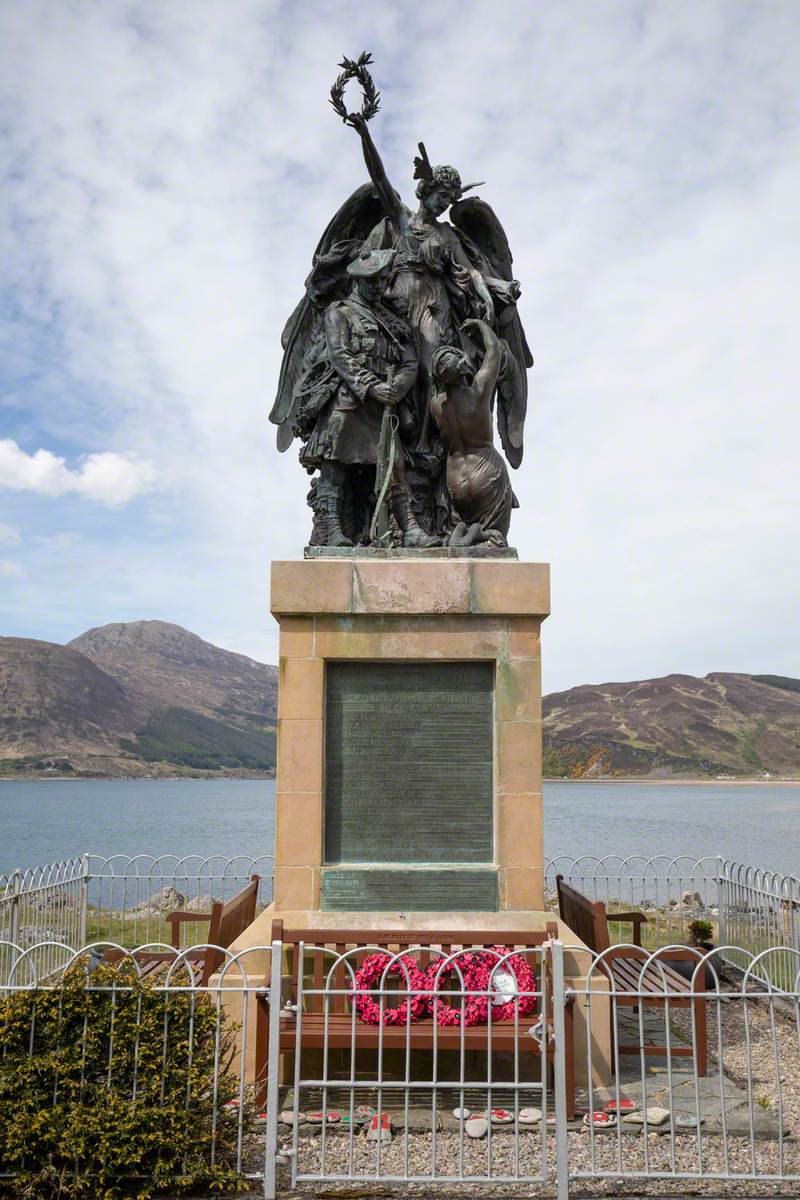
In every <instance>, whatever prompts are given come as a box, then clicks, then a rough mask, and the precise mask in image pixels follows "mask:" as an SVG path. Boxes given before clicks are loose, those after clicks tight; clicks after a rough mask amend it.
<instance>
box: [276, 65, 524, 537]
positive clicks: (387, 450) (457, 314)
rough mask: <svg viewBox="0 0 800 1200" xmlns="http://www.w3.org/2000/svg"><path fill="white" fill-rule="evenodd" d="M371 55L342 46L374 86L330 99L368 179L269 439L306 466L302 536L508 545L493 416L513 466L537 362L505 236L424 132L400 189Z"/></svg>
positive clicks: (323, 275) (322, 252) (308, 323)
mask: <svg viewBox="0 0 800 1200" xmlns="http://www.w3.org/2000/svg"><path fill="white" fill-rule="evenodd" d="M369 61H370V60H369V56H368V55H362V56H361V59H359V60H358V61H357V62H350V61H349V60H347V59H345V61H344V63H343V64H342V65H343V67H345V70H346V72H347V74H346V75H343V76H340V80H339V81H337V82H338V83H340V82H341V81H342V80H343V79H345V78H347V77H355V78H357V79H359V80H360V81H361V83H362V86H365V95H369V93H370V90H371V93H372V97H373V98H372V100H371V103H370V105H367V102H366V100H365V108H364V110H363V112H362V114H350V113H347V112H346V110H345V109H344V106H343V103H342V102H341V88H340V94H339V96H338V97H337V95H336V87H334V89H333V90H332V97H333V99H332V102H333V103H334V107H335V108H336V111H337V112H338V113H339V114H340V115H342V117H343V119H344V120H345V122H346V123H347V124H348V125H350V126H351V127H353V128H354V129H355V130H356V131H357V132H358V134H359V135H360V138H361V143H362V147H363V151H364V159H365V162H366V165H367V169H368V171H369V174H370V182H369V183H367V184H364V185H363V186H362V187H360V188H358V189H357V190H356V191H355V192H354V193H353V195H352V196H351V197H350V198H349V200H347V201H346V202H345V204H343V205H342V207H341V208H340V209H339V211H338V212H337V214H336V216H335V217H334V218H333V220H332V221H331V222H330V224H329V225H328V227H327V229H326V230H325V232H324V234H323V235H322V238H321V240H320V243H319V245H318V247H317V250H316V253H315V255H314V259H313V265H312V269H311V274H310V275H309V277H308V279H307V280H306V290H305V295H304V296H303V298H302V300H301V301H300V303H299V304H298V306H297V308H296V309H295V311H294V312H293V313H292V315H291V317H290V318H289V321H288V322H287V325H286V328H285V330H284V333H283V339H282V342H283V348H284V359H283V366H282V369H281V375H280V381H279V385H278V395H277V398H276V400H275V404H274V406H273V409H272V412H271V414H270V420H272V421H273V422H274V423H275V424H276V425H278V427H279V429H278V448H279V449H280V450H286V449H288V447H289V446H290V445H291V444H292V442H293V441H294V439H295V438H297V439H299V441H300V443H301V448H300V461H301V463H302V464H303V466H304V467H305V468H306V470H307V471H308V472H309V473H310V474H311V475H312V476H313V480H312V484H311V490H310V492H309V504H310V506H311V509H312V511H313V514H314V523H313V531H312V535H311V539H310V544H311V545H316V546H333V547H337V546H338V547H348V546H356V545H361V546H367V545H373V546H386V547H389V546H406V547H425V546H440V545H443V544H445V545H452V546H458V545H474V544H479V543H481V542H488V543H490V544H494V545H497V546H505V545H507V535H508V528H509V521H510V517H511V509H512V507H516V503H517V502H516V499H515V497H514V493H513V490H512V487H511V481H510V479H509V475H508V470H507V467H506V463H505V461H504V459H503V457H502V456H501V455H500V454H499V453H498V451H497V450H496V449H495V446H494V437H493V427H494V419H495V414H496V417H497V425H498V431H499V434H500V440H501V443H502V446H503V450H504V452H505V457H506V459H507V460H508V462H509V463H510V464H511V465H512V466H513V467H518V466H519V464H520V462H521V461H522V440H523V424H524V419H525V409H526V399H527V381H526V374H525V372H526V368H528V367H529V366H531V365H532V358H531V354H530V350H529V349H528V345H527V342H526V340H525V334H524V331H523V329H522V325H521V323H520V319H519V314H518V312H517V307H516V301H517V298H518V296H519V291H520V286H519V283H518V282H517V281H516V280H515V279H513V278H512V274H511V253H510V250H509V247H508V242H507V240H506V237H505V234H504V232H503V229H502V227H501V225H500V223H499V221H498V220H497V218H496V216H495V215H494V212H493V211H492V209H491V208H490V207H489V205H488V204H486V203H485V202H483V201H481V200H479V199H477V198H472V199H467V200H464V199H462V197H463V196H464V194H465V192H467V191H469V190H470V189H471V188H473V187H476V186H478V185H476V184H469V185H467V186H462V184H461V178H460V176H459V173H458V171H456V169H455V168H454V167H451V166H437V167H432V166H431V164H430V162H429V160H428V156H427V154H426V152H425V147H424V146H423V145H422V144H421V143H420V147H419V149H420V156H419V157H418V158H416V159H415V178H416V179H417V181H418V182H417V188H416V194H417V199H418V201H419V206H418V208H417V210H416V211H415V212H412V211H411V210H410V209H408V208H407V207H406V206H405V205H404V204H403V203H402V201H401V200H400V198H399V196H398V195H397V193H396V192H395V190H394V188H393V187H392V186H391V184H390V182H389V180H388V178H387V176H386V172H385V169H384V166H383V163H382V161H381V158H380V155H379V154H378V151H377V149H376V147H375V145H374V143H373V141H372V138H371V137H370V134H369V130H368V128H367V119H368V117H369V116H371V115H373V114H374V112H375V111H377V99H375V97H376V96H377V94H376V93H375V92H374V85H372V82H371V79H370V77H369V74H368V72H367V70H366V64H367V63H368V62H369ZM365 114H366V115H365ZM448 209H449V210H450V222H448V221H444V220H442V217H443V214H444V213H445V212H446V211H447V210H448Z"/></svg>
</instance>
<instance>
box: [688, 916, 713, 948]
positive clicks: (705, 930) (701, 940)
mask: <svg viewBox="0 0 800 1200" xmlns="http://www.w3.org/2000/svg"><path fill="white" fill-rule="evenodd" d="M713 936H714V926H713V925H712V924H711V922H710V921H704V920H702V919H700V918H698V919H697V920H696V921H690V922H689V944H690V945H692V946H704V945H705V943H706V942H710V941H711V939H712V937H713Z"/></svg>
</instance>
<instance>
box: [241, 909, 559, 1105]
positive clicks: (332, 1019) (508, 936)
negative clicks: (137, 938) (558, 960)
mask: <svg viewBox="0 0 800 1200" xmlns="http://www.w3.org/2000/svg"><path fill="white" fill-rule="evenodd" d="M557 936H558V927H557V925H556V923H555V922H554V921H551V922H549V923H548V925H547V929H546V931H545V932H537V933H520V932H519V931H517V930H514V931H513V932H504V931H502V930H490V931H488V932H470V933H469V935H467V934H465V933H464V932H463V931H458V932H452V931H450V932H445V933H441V932H438V933H437V932H434V931H432V930H381V931H378V930H372V929H346V930H344V929H343V930H339V929H337V930H336V931H335V932H334V931H330V930H327V931H326V930H320V929H284V927H283V922H282V921H281V920H275V921H274V922H273V925H272V941H273V943H274V942H275V941H280V942H282V944H283V948H284V953H285V954H286V955H287V959H288V968H289V973H288V978H286V979H285V980H284V984H285V991H284V995H283V996H282V997H281V1000H282V1002H284V1003H285V1001H286V999H287V998H288V999H289V1000H290V1001H291V1003H292V1004H294V1005H295V1006H296V1004H297V998H298V995H299V994H300V986H299V985H300V972H301V970H302V971H303V975H304V979H305V978H306V977H308V976H309V974H310V976H311V980H312V982H311V983H310V984H304V989H305V987H307V986H310V987H311V988H312V989H314V991H315V992H317V993H319V992H321V991H322V990H323V989H325V988H326V986H330V988H331V994H330V995H329V996H325V995H321V994H313V993H312V994H309V993H308V992H307V991H305V990H304V991H303V1012H302V1021H301V1038H302V1046H303V1048H307V1047H310V1048H313V1049H322V1048H323V1047H324V1046H325V1045H327V1047H328V1048H329V1049H348V1048H352V1049H353V1050H362V1049H376V1048H378V1047H379V1046H382V1047H383V1048H384V1049H386V1050H390V1049H397V1050H405V1049H406V1046H407V1045H408V1044H410V1046H411V1049H412V1051H413V1050H415V1049H416V1050H432V1049H433V1046H434V1033H435V1037H436V1046H437V1048H438V1049H440V1050H456V1051H458V1050H460V1049H461V1047H462V1045H463V1046H464V1049H465V1050H484V1051H485V1050H487V1049H488V1047H489V1031H488V1026H487V1025H471V1026H466V1027H465V1028H464V1029H463V1031H462V1027H461V1025H460V1024H458V1025H451V1026H441V1025H440V1026H438V1028H436V1029H435V1023H434V1020H433V1018H432V1017H429V1018H426V1019H424V1020H419V1021H412V1022H411V1023H410V1025H407V1024H406V1023H405V1022H402V1023H400V1024H398V1025H383V1026H378V1025H368V1024H365V1023H364V1022H362V1021H361V1020H360V1019H359V1018H358V1017H356V1020H355V1022H354V1021H353V1017H352V999H351V997H350V996H349V995H348V994H347V992H348V991H349V989H350V987H351V985H352V978H353V975H352V974H351V972H350V970H348V968H346V967H345V964H344V962H341V963H339V964H338V966H336V968H335V970H334V973H333V976H332V979H331V982H330V984H327V978H328V974H329V972H330V970H331V968H332V967H333V965H334V963H335V961H336V956H337V955H340V954H344V953H345V951H347V950H354V949H355V950H356V952H355V953H353V954H351V955H349V956H348V959H347V962H348V963H349V964H350V966H351V968H352V971H353V973H355V972H356V971H357V970H358V968H359V966H360V965H361V963H362V962H363V960H364V958H366V956H367V955H368V954H372V953H374V952H375V948H376V947H377V948H378V949H380V950H385V951H386V952H387V953H388V954H397V953H399V952H401V951H405V950H410V949H413V948H415V947H431V946H433V947H434V948H435V950H441V951H442V952H443V954H444V955H449V954H451V953H454V952H455V951H456V950H460V949H473V948H483V947H485V946H507V947H509V948H513V949H514V951H515V952H516V953H519V954H520V955H521V956H523V957H524V958H525V959H526V960H527V962H528V963H529V965H530V966H531V967H532V969H533V970H534V974H535V976H536V990H537V991H541V988H542V980H541V971H542V968H543V964H545V965H544V969H545V970H549V957H548V956H547V955H545V956H540V955H539V954H538V953H535V952H534V951H535V950H536V949H537V948H538V947H540V946H542V945H543V944H544V943H545V942H546V941H548V940H549V939H550V938H556V937H557ZM301 942H302V943H304V950H305V954H304V961H303V962H302V963H301V961H300V960H301V955H300V952H299V950H300V943H301ZM309 947H313V948H312V949H309ZM414 957H415V959H416V960H417V961H418V962H419V965H420V967H421V968H422V969H423V970H424V969H425V968H426V967H427V966H428V965H429V963H430V962H431V960H432V959H433V960H435V959H436V957H437V956H436V954H435V953H434V954H431V951H430V949H427V950H426V949H423V950H420V952H419V954H415V956H414ZM266 983H267V985H268V984H269V979H267V980H266ZM392 985H394V986H397V987H398V989H401V988H402V986H403V983H402V979H397V978H393V980H392ZM545 994H546V997H547V1010H548V1011H547V1012H546V1013H544V1014H542V1013H541V1012H539V1011H538V1007H537V1011H536V1012H535V1013H529V1014H526V1015H520V1017H519V1024H518V1029H517V1030H516V1031H515V1022H514V1021H513V1020H512V1021H497V1022H493V1023H492V1027H491V1049H492V1050H493V1051H494V1050H497V1051H513V1050H514V1048H515V1045H517V1044H518V1046H519V1050H520V1051H521V1052H527V1053H532V1054H535V1055H539V1054H540V1049H539V1043H538V1041H536V1040H534V1039H533V1038H532V1036H531V1034H530V1033H529V1030H530V1029H531V1027H532V1026H533V1025H535V1024H536V1022H537V1021H538V1019H539V1018H540V1017H542V1016H543V1017H544V1020H543V1028H542V1032H543V1036H545V1055H546V1060H547V1063H548V1067H549V1068H550V1071H551V1072H552V1067H553V1051H554V1039H553V1010H552V995H553V990H552V986H551V985H550V983H548V985H547V987H546V989H545ZM442 995H443V998H444V999H445V1002H446V998H447V993H446V992H444V991H443V993H442ZM257 1001H258V1005H257V1007H258V1018H257V1023H256V1048H255V1055H256V1080H257V1083H258V1090H259V1100H260V1101H261V1102H262V1103H263V1102H264V1100H265V1091H266V1078H267V1071H266V1068H267V1057H268V1045H269V996H268V994H267V992H259V993H258V994H257ZM390 1003H391V1002H388V1003H387V1007H388V1006H389V1005H390ZM326 1005H327V1033H326V1015H325V1008H326ZM454 1007H455V1008H458V1007H459V1001H458V1000H457V999H456V1001H455V1003H454ZM564 1019H565V1029H566V1064H565V1065H566V1083H567V1088H566V1090H567V1114H568V1116H569V1117H572V1116H573V1115H574V1111H575V1079H574V1062H573V1033H572V1003H571V1002H570V1003H569V1004H568V1005H567V1006H566V1009H565V1014H564ZM409 1030H410V1034H409ZM296 1036H297V1013H296V1011H295V1010H291V1009H287V1008H282V1010H281V1021H280V1050H281V1052H282V1053H283V1052H286V1053H291V1052H293V1051H294V1049H295V1042H296ZM332 1086H335V1081H332ZM466 1086H467V1087H469V1081H468V1080H467V1081H466ZM497 1086H498V1088H501V1087H502V1083H500V1082H499V1083H498V1085H497Z"/></svg>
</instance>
